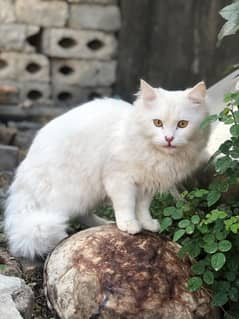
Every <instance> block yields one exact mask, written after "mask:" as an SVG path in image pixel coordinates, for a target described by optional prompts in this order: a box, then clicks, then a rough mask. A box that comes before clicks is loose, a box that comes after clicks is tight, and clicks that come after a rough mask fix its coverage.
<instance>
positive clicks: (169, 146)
mask: <svg viewBox="0 0 239 319" xmlns="http://www.w3.org/2000/svg"><path fill="white" fill-rule="evenodd" d="M163 147H164V148H167V149H174V148H176V146H175V145H172V144H168V145H163Z"/></svg>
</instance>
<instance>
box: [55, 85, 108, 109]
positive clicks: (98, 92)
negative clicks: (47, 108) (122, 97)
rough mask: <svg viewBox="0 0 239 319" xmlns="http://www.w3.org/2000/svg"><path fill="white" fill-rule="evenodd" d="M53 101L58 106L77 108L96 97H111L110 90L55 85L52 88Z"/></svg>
mask: <svg viewBox="0 0 239 319" xmlns="http://www.w3.org/2000/svg"><path fill="white" fill-rule="evenodd" d="M52 92H53V99H54V101H55V103H56V104H57V105H60V106H77V105H79V104H81V103H84V102H87V101H88V100H92V99H94V98H97V97H105V96H111V93H112V91H111V88H107V87H105V88H100V87H97V88H81V87H77V86H73V85H71V86H70V85H65V84H60V83H56V84H55V85H54V86H53V90H52Z"/></svg>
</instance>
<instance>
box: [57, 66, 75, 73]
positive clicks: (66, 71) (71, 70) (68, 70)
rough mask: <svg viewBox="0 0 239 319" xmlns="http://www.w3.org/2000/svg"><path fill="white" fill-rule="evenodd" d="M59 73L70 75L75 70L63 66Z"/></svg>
mask: <svg viewBox="0 0 239 319" xmlns="http://www.w3.org/2000/svg"><path fill="white" fill-rule="evenodd" d="M59 72H60V73H62V74H63V75H70V74H72V73H74V69H73V68H71V67H70V66H68V65H63V66H61V67H60V68H59Z"/></svg>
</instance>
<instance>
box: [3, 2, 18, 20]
mask: <svg viewBox="0 0 239 319" xmlns="http://www.w3.org/2000/svg"><path fill="white" fill-rule="evenodd" d="M14 21H15V14H14V5H13V1H12V0H0V23H12V22H14Z"/></svg>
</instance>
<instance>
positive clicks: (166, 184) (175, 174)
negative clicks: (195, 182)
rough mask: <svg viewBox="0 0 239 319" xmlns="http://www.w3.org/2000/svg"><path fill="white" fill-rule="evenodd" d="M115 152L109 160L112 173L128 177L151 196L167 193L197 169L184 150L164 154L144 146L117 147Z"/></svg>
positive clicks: (193, 160) (194, 160) (192, 159)
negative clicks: (192, 170)
mask: <svg viewBox="0 0 239 319" xmlns="http://www.w3.org/2000/svg"><path fill="white" fill-rule="evenodd" d="M116 150H117V151H116V152H115V153H114V156H113V157H112V158H111V160H112V161H111V165H110V166H111V173H112V174H114V173H116V174H117V173H119V172H121V175H122V176H123V175H127V176H128V178H130V179H131V180H132V181H133V182H134V183H135V184H136V185H137V186H138V187H140V188H141V189H143V190H144V191H147V192H150V193H155V192H156V191H160V192H166V191H168V190H169V189H170V188H171V187H173V186H175V184H176V183H178V182H180V181H182V180H183V179H184V178H186V177H187V175H188V172H190V171H191V169H192V167H194V166H196V159H195V158H192V154H190V152H189V153H187V151H185V150H184V151H183V152H177V153H175V154H171V155H170V154H164V153H162V152H160V150H156V149H154V148H151V147H150V146H146V145H145V144H144V143H143V142H141V143H137V142H135V143H134V145H128V146H127V147H126V146H124V147H120V148H117V147H116ZM190 166H191V169H189V167H190Z"/></svg>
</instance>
